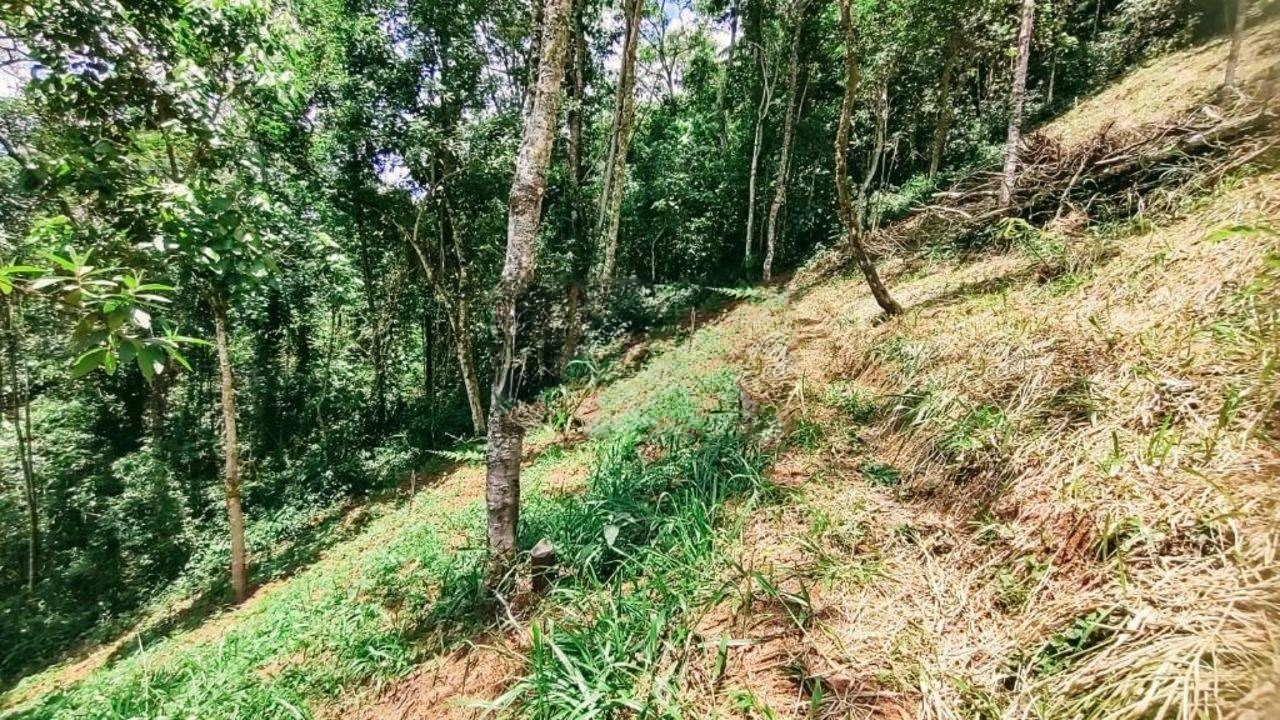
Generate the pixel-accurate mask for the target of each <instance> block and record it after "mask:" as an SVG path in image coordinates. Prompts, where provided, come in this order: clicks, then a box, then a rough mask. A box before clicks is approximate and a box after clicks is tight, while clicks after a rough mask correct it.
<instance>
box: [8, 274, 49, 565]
mask: <svg viewBox="0 0 1280 720" xmlns="http://www.w3.org/2000/svg"><path fill="white" fill-rule="evenodd" d="M3 309H4V330H5V355H6V358H5V360H6V363H7V364H8V366H9V396H10V398H11V407H12V410H13V432H14V439H15V440H16V441H17V451H18V471H19V472H20V473H21V474H22V494H23V500H24V501H25V503H26V506H27V589H28V590H34V589H35V586H36V580H38V579H39V577H40V540H41V537H40V505H39V503H40V498H39V492H38V491H37V490H36V473H35V457H34V455H33V453H32V450H31V408H30V404H29V403H30V397H29V395H28V392H27V389H26V383H24V382H21V380H20V378H19V376H18V337H17V333H18V327H17V323H16V322H15V321H14V312H13V306H12V300H11V299H10V298H5V300H4V304H3ZM24 411H25V412H24ZM24 415H25V420H24Z"/></svg>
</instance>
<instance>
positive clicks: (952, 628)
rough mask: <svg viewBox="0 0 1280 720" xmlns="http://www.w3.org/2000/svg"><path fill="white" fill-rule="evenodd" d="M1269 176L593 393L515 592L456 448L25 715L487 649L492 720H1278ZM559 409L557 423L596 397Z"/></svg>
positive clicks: (545, 480) (551, 486) (757, 312)
mask: <svg viewBox="0 0 1280 720" xmlns="http://www.w3.org/2000/svg"><path fill="white" fill-rule="evenodd" d="M1268 27H1271V28H1272V30H1265V29H1263V30H1264V31H1265V32H1274V27H1275V25H1274V23H1272V24H1271V25H1269V26H1268ZM1187 58H1190V60H1188V59H1187ZM1187 58H1183V59H1182V60H1179V61H1178V62H1179V63H1181V62H1183V61H1184V60H1186V61H1187V62H1191V61H1194V62H1196V63H1199V62H1200V61H1201V60H1200V59H1196V58H1195V57H1194V55H1189V56H1187ZM1215 62H1216V61H1215ZM1215 75H1216V72H1215ZM1145 77H1146V80H1145V81H1143V82H1136V81H1135V82H1134V83H1129V82H1128V81H1126V82H1127V83H1128V84H1127V85H1126V86H1125V88H1121V90H1123V91H1125V92H1141V93H1143V94H1144V97H1145V96H1146V94H1147V89H1148V88H1154V89H1160V88H1159V83H1155V82H1152V81H1151V75H1150V74H1149V73H1148V74H1147V75H1146V76H1145ZM1182 80H1186V78H1181V79H1180V82H1181V81H1182ZM1126 88H1127V89H1126ZM1082 107H1083V105H1082ZM1146 109H1147V110H1151V109H1152V108H1150V107H1148V108H1146ZM1096 110H1097V108H1096V107H1094V108H1092V109H1090V108H1089V107H1084V109H1083V110H1082V111H1081V112H1080V113H1076V114H1075V115H1078V116H1087V114H1088V113H1089V112H1095V111H1096ZM1107 110H1108V114H1113V108H1107ZM1076 120H1080V117H1074V118H1073V120H1072V121H1073V122H1074V121H1076ZM1095 125H1096V123H1095ZM1062 129H1063V130H1064V131H1067V132H1070V128H1062ZM1277 183H1280V176H1277V175H1276V173H1275V171H1274V169H1272V170H1265V169H1263V170H1249V169H1246V170H1243V171H1241V172H1240V173H1238V174H1237V175H1236V176H1233V177H1229V178H1226V179H1224V180H1223V182H1221V183H1219V184H1218V186H1217V187H1216V188H1215V189H1212V190H1210V191H1206V192H1204V193H1203V194H1200V195H1197V196H1196V197H1195V198H1193V199H1191V200H1188V201H1187V202H1185V203H1182V204H1181V205H1179V206H1178V210H1177V213H1178V214H1174V215H1166V216H1157V215H1149V216H1143V215H1138V216H1135V217H1134V218H1130V219H1128V220H1113V221H1111V223H1110V225H1108V226H1106V227H1092V228H1086V229H1085V230H1084V235H1083V236H1080V237H1075V236H1070V237H1069V236H1066V235H1049V234H1046V232H1045V231H1044V230H1043V229H1040V228H1030V227H1020V226H1014V225H1011V226H1009V227H1007V228H1005V231H1006V234H1007V239H1008V243H1007V245H1008V251H1006V252H994V251H991V252H987V253H986V254H968V255H965V256H964V257H963V258H961V257H957V256H955V255H954V254H952V253H949V252H939V253H936V256H934V257H930V256H929V252H930V250H931V249H930V248H926V250H925V252H924V253H923V255H922V257H921V258H917V259H915V260H913V262H918V263H919V264H918V265H915V266H912V267H903V264H902V263H898V264H896V265H895V264H894V263H895V262H896V261H890V262H888V263H886V267H885V277H886V278H887V279H888V281H889V282H890V284H891V288H892V290H893V292H894V294H895V296H896V297H898V298H899V300H900V301H901V302H903V304H904V305H905V306H906V307H907V312H906V313H905V315H904V316H903V317H900V318H897V319H893V320H888V321H881V319H880V318H879V312H878V309H877V308H876V307H875V306H874V304H873V303H872V301H871V300H870V299H869V298H868V297H866V293H865V290H863V288H862V285H861V280H860V279H859V278H858V277H856V275H853V274H849V275H845V276H843V277H842V278H840V279H837V280H835V281H832V282H829V283H825V284H820V285H816V286H813V287H809V288H806V291H805V293H804V294H803V296H793V295H791V294H789V293H783V294H781V295H778V296H774V297H770V298H768V299H766V300H763V301H762V302H749V303H743V304H741V305H739V306H738V307H737V308H735V309H734V310H732V311H731V312H729V313H728V314H727V315H726V316H725V318H724V319H722V320H721V321H719V322H717V323H715V324H712V325H708V326H704V327H700V328H699V329H698V331H697V332H695V333H692V334H690V335H688V336H686V337H684V338H683V339H682V340H679V341H670V342H665V343H658V344H655V345H654V346H653V347H651V348H650V352H649V355H648V357H647V359H646V361H645V362H644V366H643V368H642V369H640V370H638V371H636V372H635V373H634V375H632V376H630V377H627V378H626V379H623V380H618V381H614V382H608V383H606V382H603V381H601V382H599V383H598V384H597V383H596V381H595V380H591V381H590V382H589V385H590V387H591V389H592V390H593V391H594V390H595V389H596V388H597V387H598V390H599V392H598V396H596V397H595V403H596V404H597V405H598V410H597V411H596V412H597V414H598V417H597V418H596V419H595V420H594V422H593V423H592V424H591V425H590V426H589V428H588V435H589V438H590V439H589V440H588V441H587V442H586V443H585V444H583V445H581V446H578V447H576V448H570V449H567V450H548V451H546V452H544V453H543V454H542V455H541V456H540V457H539V458H538V459H537V460H535V461H534V462H533V464H532V465H531V466H530V467H529V468H527V470H526V473H527V477H528V479H529V486H528V488H527V494H526V498H527V501H528V503H527V505H526V508H527V509H526V512H525V516H524V519H525V522H524V527H523V532H522V538H521V543H522V545H523V546H524V547H530V546H532V544H533V543H535V542H536V541H538V540H539V539H541V538H543V537H546V538H549V539H551V540H552V541H553V542H554V543H555V544H556V546H557V549H558V551H559V554H560V558H561V566H562V568H563V569H564V572H563V573H562V574H561V577H560V579H559V580H558V582H557V583H556V584H555V586H554V588H553V589H552V591H551V594H550V596H549V597H548V598H547V599H546V600H544V601H543V602H542V604H541V605H539V606H537V608H536V609H534V610H532V611H529V610H521V609H517V610H516V611H515V612H513V614H512V617H511V618H510V619H509V620H508V619H503V620H497V619H495V618H494V616H493V614H492V613H490V612H488V611H487V610H486V608H485V607H484V602H483V600H484V598H483V596H482V595H481V593H480V592H479V588H478V573H479V566H480V562H481V554H482V550H481V538H482V536H483V532H482V523H483V519H482V508H481V507H480V504H479V503H478V502H477V501H475V500H472V499H471V498H473V497H476V494H475V493H476V491H477V488H478V482H479V468H478V467H470V468H463V469H462V470H459V471H458V472H460V473H463V474H464V476H465V477H469V478H470V480H469V481H467V482H463V483H461V484H462V486H463V487H464V488H465V489H467V491H468V492H470V493H472V494H470V495H468V494H466V493H459V492H458V488H456V487H454V488H449V487H442V488H433V489H428V490H426V491H424V492H422V493H420V494H419V495H418V496H417V497H416V498H415V499H414V500H413V501H412V502H411V503H409V504H408V505H407V506H406V507H404V508H403V509H401V510H398V511H394V512H391V513H388V514H387V515H386V516H384V517H380V518H378V519H375V520H373V521H372V523H371V524H370V526H369V527H368V528H367V529H366V530H364V531H363V532H362V533H361V534H360V535H359V536H358V537H357V538H355V539H354V540H352V541H349V542H346V543H344V544H342V545H339V546H337V548H335V549H334V550H333V551H332V552H331V553H330V554H329V555H327V556H326V557H325V558H323V559H322V560H321V561H320V563H319V564H317V565H316V566H315V567H313V568H312V569H311V570H309V571H307V572H304V573H302V574H300V575H299V576H297V577H296V578H294V579H293V580H291V581H289V582H287V583H285V584H283V585H281V586H280V587H279V588H277V589H276V590H274V591H273V592H271V593H270V594H269V595H266V596H265V597H263V598H262V600H261V601H258V602H255V603H253V604H252V605H251V606H250V607H248V608H245V609H244V610H243V611H240V612H237V613H235V614H234V615H232V616H230V617H229V618H227V619H226V621H225V622H220V621H218V620H215V621H214V622H213V623H212V624H211V625H209V626H206V627H205V628H203V629H200V630H197V631H195V632H193V633H190V634H188V635H186V636H176V637H174V638H172V639H170V640H167V641H164V642H161V643H157V644H154V645H149V646H147V647H144V648H142V649H141V650H140V651H139V652H136V653H134V654H133V655H132V656H131V657H129V658H126V659H124V660H122V661H120V662H117V663H116V664H114V665H112V666H110V667H107V668H105V669H104V670H100V671H98V672H96V673H94V674H92V675H90V676H89V677H88V678H86V679H85V680H84V681H83V682H81V683H80V684H78V685H74V686H71V687H67V688H65V689H62V690H60V691H58V692H56V693H53V694H51V695H49V696H47V697H45V698H43V699H42V700H41V701H40V702H39V703H38V704H36V705H34V706H31V707H27V708H24V709H22V710H21V711H19V713H18V716H19V717H23V718H41V719H43V718H89V717H95V718H96V717H107V718H111V717H160V716H188V715H191V716H196V717H201V718H205V717H208V718H224V717H225V718H231V717H282V718H288V717H298V716H301V717H308V716H309V715H310V714H311V713H312V712H313V710H314V709H315V708H316V707H322V706H324V705H325V704H326V703H329V702H331V701H334V702H336V707H337V708H338V710H337V711H335V713H333V714H335V715H342V714H344V711H345V710H347V709H351V710H352V712H354V710H355V709H357V708H360V707H361V705H362V704H364V701H365V700H366V699H370V698H372V699H375V700H376V699H377V697H378V691H379V683H398V682H399V681H400V680H401V679H402V678H404V677H405V676H406V675H407V674H408V673H410V672H411V669H412V668H413V667H415V666H418V665H421V664H422V663H423V662H424V661H429V660H435V659H440V658H443V657H445V651H450V652H451V653H454V654H459V655H462V656H468V653H471V652H472V650H469V649H468V647H469V645H468V644H469V643H471V642H474V641H475V640H476V638H483V637H486V636H488V635H490V634H493V633H499V634H505V635H504V636H518V637H519V638H520V639H521V641H520V642H518V643H513V649H511V650H510V653H511V654H512V655H513V656H514V657H513V658H509V659H510V660H511V662H512V664H513V666H514V667H515V668H516V670H515V671H514V672H515V679H514V681H512V682H510V683H507V684H506V685H504V686H503V687H502V689H501V690H500V691H498V692H495V693H494V694H493V695H491V696H488V697H486V698H484V699H486V700H488V701H489V705H490V707H491V708H492V709H494V711H495V712H497V713H498V714H499V715H501V716H508V717H528V718H571V717H572V718H577V717H592V716H594V717H653V718H692V717H725V718H728V717H754V718H780V719H781V718H787V719H789V720H790V719H793V718H813V717H847V716H865V715H871V716H884V717H939V718H949V719H956V720H972V719H977V718H996V717H1026V718H1058V717H1073V718H1081V719H1082V720H1094V719H1097V720H1120V719H1121V718H1124V719H1126V720H1127V719H1129V718H1140V717H1153V718H1154V717H1158V718H1162V719H1164V720H1175V719H1176V720H1184V719H1185V720H1192V719H1196V720H1199V719H1200V718H1218V717H1227V716H1232V714H1233V713H1234V714H1235V715H1238V716H1244V715H1246V714H1247V713H1248V712H1254V713H1255V716H1257V717H1269V716H1270V715H1269V714H1268V712H1269V711H1270V709H1271V708H1270V707H1269V706H1267V705H1266V703H1267V702H1268V701H1272V702H1273V701H1274V700H1275V698H1274V693H1272V695H1271V696H1268V688H1269V687H1270V688H1273V689H1274V685H1268V684H1267V683H1268V682H1271V681H1272V679H1273V678H1274V677H1275V676H1276V674H1277V673H1278V672H1280V646H1277V644H1276V640H1275V638H1276V637H1278V636H1280V571H1278V568H1277V565H1276V560H1275V558H1277V557H1280V552H1278V551H1277V546H1278V545H1280V537H1278V536H1277V534H1276V531H1275V528H1276V527H1280V524H1278V523H1280V518H1278V517H1277V515H1276V508H1278V507H1280V496H1278V495H1277V493H1276V488H1275V482H1274V478H1275V474H1276V472H1277V468H1280V464H1278V463H1280V460H1278V459H1277V454H1276V447H1277V446H1276V435H1277V431H1278V430H1280V428H1278V427H1277V424H1276V421H1275V410H1276V406H1277V402H1278V397H1280V391H1278V390H1277V387H1278V386H1280V383H1277V381H1276V372H1277V368H1278V367H1280V360H1278V359H1277V358H1278V357H1280V355H1277V351H1276V348H1280V334H1278V331H1277V328H1280V320H1278V318H1280V248H1278V247H1277V244H1276V243H1277V238H1276V235H1275V233H1274V230H1273V228H1274V227H1276V226H1277V211H1278V209H1277V207H1276V205H1275V201H1274V198H1275V196H1276V188H1277ZM726 294H731V295H732V293H726ZM742 295H743V297H744V298H747V297H749V294H745V293H743V294H742ZM750 299H756V298H754V297H751V298H750ZM801 326H803V328H804V337H798V334H797V328H798V327H801ZM596 374H599V373H596ZM619 374H620V373H619ZM611 379H613V380H616V377H611ZM586 386H587V384H584V387H586ZM740 389H742V390H746V391H749V393H750V395H751V396H752V397H753V398H756V399H758V400H760V402H761V403H762V406H763V407H764V408H765V412H764V413H762V414H761V416H760V418H767V420H760V419H757V421H756V423H757V424H756V425H754V426H753V425H752V424H751V423H749V422H746V419H745V418H741V417H739V415H738V403H739V399H738V398H739V394H738V393H739V390H740ZM548 400H549V401H550V403H549V404H550V405H552V406H553V407H552V414H553V416H554V417H553V425H554V426H555V427H553V428H552V429H549V430H547V431H546V434H547V435H548V436H549V435H551V434H553V431H554V430H565V429H568V428H569V427H570V425H571V415H572V413H571V411H570V410H569V408H570V407H575V406H577V404H578V403H579V402H580V400H581V398H580V397H579V396H578V395H577V394H574V393H573V392H571V391H565V392H564V393H562V394H561V395H558V396H548ZM588 402H590V401H588ZM775 417H776V421H775V420H774V418H775ZM782 428H788V429H789V431H788V432H787V433H786V434H783V433H782ZM757 440H758V441H759V442H758V443H757V442H756V441H757ZM757 445H762V446H767V447H769V448H773V449H776V452H777V454H778V457H777V458H776V464H774V467H773V477H774V480H775V481H776V482H777V485H774V484H772V483H771V482H770V481H768V480H766V479H765V478H764V477H763V476H762V468H763V467H765V466H766V464H767V463H768V462H772V461H773V460H775V458H771V457H768V456H767V454H765V453H763V452H762V451H761V450H760V449H758V447H757ZM459 459H464V458H462V457H461V456H459ZM570 468H574V470H573V472H574V473H577V475H574V477H577V476H578V475H581V478H580V482H577V481H575V482H576V484H574V485H573V486H572V487H569V488H566V487H565V486H564V482H563V478H564V477H565V476H567V475H570V474H572V473H570ZM465 473H471V475H469V476H466V475H465ZM957 478H963V479H966V480H971V482H964V483H959V482H952V481H954V480H956V479H957ZM468 483H470V484H468ZM446 484H447V483H446ZM922 489H928V490H929V492H921V490H922ZM513 627H515V628H516V629H512V628H513ZM423 677H424V679H420V680H419V682H425V683H429V682H433V680H432V679H431V676H430V675H427V676H423ZM413 682H415V680H414V678H412V677H411V678H410V679H409V680H408V681H407V684H409V685H412V684H413ZM396 687H401V685H397V686H396ZM356 689H362V690H363V693H359V692H356V693H354V694H353V691H354V690H356ZM392 697H393V699H394V698H396V697H398V696H394V695H393V696H392ZM373 707H374V712H376V711H377V710H378V709H379V707H380V706H377V705H374V706H373ZM439 712H440V708H439V707H437V706H431V707H429V708H427V709H426V710H424V711H423V712H422V713H420V714H422V716H426V717H434V716H436V715H437V714H439ZM374 716H375V715H366V717H374Z"/></svg>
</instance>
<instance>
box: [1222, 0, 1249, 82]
mask: <svg viewBox="0 0 1280 720" xmlns="http://www.w3.org/2000/svg"><path fill="white" fill-rule="evenodd" d="M1248 16H1249V0H1236V17H1235V22H1234V23H1233V24H1232V26H1231V49H1230V50H1228V51H1227V70H1226V74H1225V75H1224V76H1223V79H1222V94H1223V99H1224V100H1225V99H1226V96H1227V93H1230V92H1233V91H1235V90H1236V66H1237V65H1239V64H1240V46H1241V45H1242V44H1243V43H1244V28H1245V24H1246V23H1247V22H1248Z"/></svg>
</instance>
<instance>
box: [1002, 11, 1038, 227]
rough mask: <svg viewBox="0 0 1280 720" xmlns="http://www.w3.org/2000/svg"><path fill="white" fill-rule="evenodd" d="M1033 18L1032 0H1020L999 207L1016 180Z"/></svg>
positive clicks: (1006, 202)
mask: <svg viewBox="0 0 1280 720" xmlns="http://www.w3.org/2000/svg"><path fill="white" fill-rule="evenodd" d="M1035 19H1036V0H1022V27H1021V28H1020V29H1019V30H1018V56H1017V61H1016V64H1015V65H1014V68H1013V86H1012V87H1011V88H1010V89H1009V133H1008V137H1007V138H1006V139H1005V143H1004V173H1003V175H1002V176H1001V179H1000V206H1001V207H1007V206H1008V205H1009V203H1010V202H1011V201H1012V200H1013V186H1014V184H1015V183H1016V182H1017V181H1018V154H1019V150H1020V149H1021V146H1022V108H1023V106H1024V105H1025V104H1026V101H1027V65H1028V63H1029V62H1030V61H1031V31H1032V27H1033V25H1034V24H1035Z"/></svg>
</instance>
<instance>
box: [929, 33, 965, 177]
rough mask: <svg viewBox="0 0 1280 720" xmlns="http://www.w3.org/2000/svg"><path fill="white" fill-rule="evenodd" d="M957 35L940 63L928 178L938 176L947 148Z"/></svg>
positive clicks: (953, 34)
mask: <svg viewBox="0 0 1280 720" xmlns="http://www.w3.org/2000/svg"><path fill="white" fill-rule="evenodd" d="M959 38H960V34H959V33H952V34H951V37H950V39H948V41H947V56H946V58H945V59H943V61H942V78H941V79H940V80H939V81H938V121H937V123H936V124H935V125H934V127H933V143H932V145H931V146H930V148H929V177H934V176H936V175H937V174H938V168H940V167H942V154H943V152H945V151H946V148H947V135H948V134H950V132H951V113H952V107H951V79H952V76H953V75H954V73H955V66H956V51H957V48H958V46H959Z"/></svg>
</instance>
